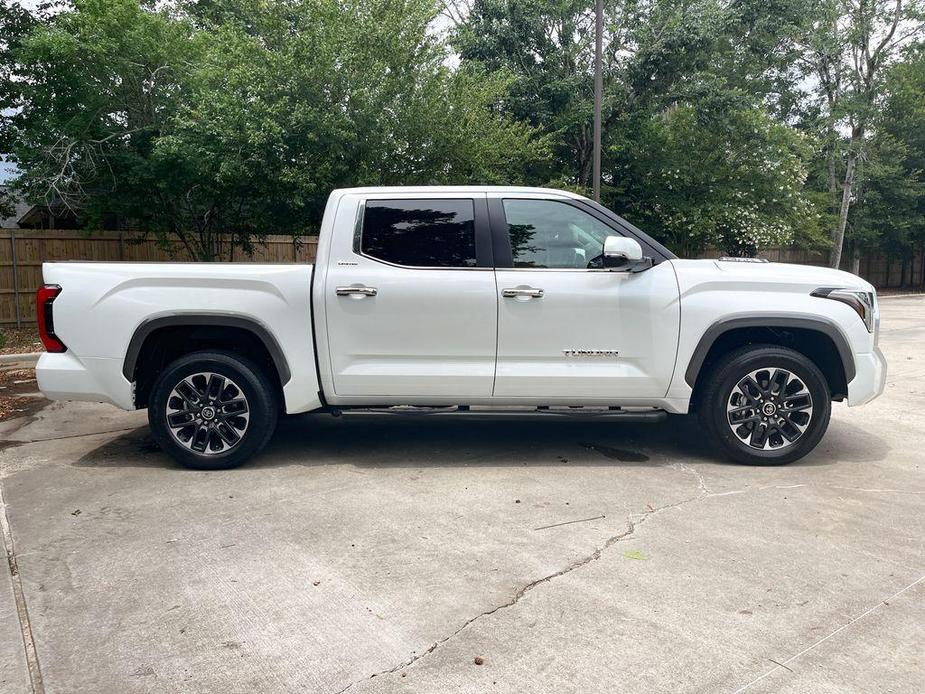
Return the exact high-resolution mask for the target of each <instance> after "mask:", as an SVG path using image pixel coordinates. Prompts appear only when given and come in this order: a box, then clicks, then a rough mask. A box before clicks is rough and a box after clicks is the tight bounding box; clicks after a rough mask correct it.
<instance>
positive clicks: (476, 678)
mask: <svg viewBox="0 0 925 694" xmlns="http://www.w3.org/2000/svg"><path fill="white" fill-rule="evenodd" d="M881 343H882V346H883V349H884V351H885V353H886V355H887V358H888V359H889V361H890V374H889V379H888V389H887V392H886V394H885V395H884V396H883V397H882V398H881V399H879V400H877V401H875V402H874V403H872V404H870V405H868V406H866V407H863V408H854V409H848V408H847V407H845V406H844V405H836V406H835V409H834V414H833V420H832V425H831V428H830V430H829V433H828V435H827V436H826V437H825V439H824V440H823V442H822V443H821V444H820V446H819V447H818V448H817V450H816V451H815V452H814V453H813V454H812V455H810V456H809V457H808V458H806V459H805V460H803V461H802V462H800V463H796V464H794V465H791V466H788V467H781V468H749V467H740V466H736V465H731V464H726V463H722V462H717V461H716V460H714V459H712V458H711V456H710V452H709V451H708V450H705V449H704V447H703V445H702V443H701V441H700V434H699V432H698V430H697V428H696V426H695V425H693V424H691V423H689V422H683V421H680V420H676V419H671V420H669V421H668V422H667V423H664V424H660V425H653V426H645V425H614V424H595V423H580V422H562V423H560V422H554V423H548V422H546V421H542V422H536V421H532V422H527V423H510V422H473V421H463V420H451V419H438V420H433V419H423V418H422V419H410V420H409V419H399V418H383V417H368V418H360V419H357V418H353V419H348V418H346V417H345V418H341V419H333V418H330V417H310V416H305V417H298V418H293V419H290V420H287V421H285V422H284V423H283V425H282V427H281V430H280V432H279V434H278V435H277V436H276V438H275V440H274V441H273V443H272V444H271V446H270V447H269V449H268V451H267V452H266V453H265V454H264V455H263V456H261V458H260V459H259V460H257V461H256V462H254V463H253V464H251V465H249V466H247V467H244V468H242V469H239V470H233V471H227V472H192V471H186V470H181V469H178V468H177V467H175V466H174V465H173V464H171V462H170V461H169V460H168V459H167V458H166V456H164V455H163V454H162V453H161V452H160V451H158V450H157V448H156V447H155V446H154V445H153V444H152V443H151V441H150V439H149V437H148V432H147V428H146V426H145V415H144V413H143V412H136V413H123V412H119V411H116V410H114V409H112V408H110V407H107V406H103V405H87V404H77V403H75V404H60V403H55V404H49V405H47V406H45V407H44V408H43V409H41V410H40V411H38V412H37V413H35V414H33V415H31V416H30V417H29V418H27V419H20V420H17V421H14V422H6V423H3V424H0V427H2V428H0V435H2V437H3V438H4V439H5V443H4V444H3V445H4V446H5V449H4V450H3V451H2V452H0V470H2V477H0V490H2V496H3V501H4V503H5V514H6V515H5V518H6V519H8V524H6V523H5V527H6V529H7V530H8V532H7V533H5V534H6V537H5V544H6V545H7V547H6V549H7V551H8V553H11V556H10V560H11V564H15V566H16V567H17V571H16V572H15V575H12V576H11V575H10V572H7V574H6V576H4V577H2V578H3V580H2V581H0V584H2V585H0V637H2V638H0V668H2V671H0V690H2V691H3V692H10V693H13V692H28V691H32V690H33V687H34V688H35V689H36V690H39V691H42V690H44V691H48V692H118V693H122V692H223V693H225V692H289V691H293V692H296V691H298V692H302V691H307V692H319V693H322V694H326V693H331V694H334V693H335V692H343V691H347V690H349V691H350V692H353V693H356V694H359V693H361V692H441V693H442V692H479V693H481V692H494V691H497V692H518V693H521V692H551V691H555V692H651V691H690V692H716V691H725V692H737V691H742V690H743V689H745V688H747V691H749V692H780V691H785V692H809V691H812V692H851V691H857V692H871V691H881V692H913V691H921V690H922V684H923V682H925V662H923V659H922V652H923V648H925V633H923V632H925V580H923V576H925V553H923V538H925V476H923V459H925V455H923V451H925V418H923V416H922V409H923V406H925V352H923V350H922V347H921V346H922V344H923V343H925V299H923V298H921V297H909V298H896V299H888V300H885V301H884V302H883V333H882V338H881ZM11 542H12V547H11V546H10V543H11ZM20 590H21V594H20V595H17V591H20ZM25 611H27V612H28V616H27V617H26V615H25V614H24V612H25ZM24 626H25V627H26V629H27V636H26V642H28V641H29V640H30V639H29V637H28V632H29V631H30V630H31V634H32V640H34V645H35V657H34V658H32V657H31V656H30V657H28V658H27V653H26V650H25V649H24V647H23V636H22V633H23V627H24ZM477 659H479V660H478V662H480V663H481V664H476V662H477ZM30 675H31V677H30Z"/></svg>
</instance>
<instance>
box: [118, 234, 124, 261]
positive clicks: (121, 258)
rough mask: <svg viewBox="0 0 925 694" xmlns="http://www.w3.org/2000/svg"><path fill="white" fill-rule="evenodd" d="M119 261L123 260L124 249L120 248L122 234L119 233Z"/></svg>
mask: <svg viewBox="0 0 925 694" xmlns="http://www.w3.org/2000/svg"><path fill="white" fill-rule="evenodd" d="M119 260H125V249H124V248H123V246H122V232H121V231H120V232H119Z"/></svg>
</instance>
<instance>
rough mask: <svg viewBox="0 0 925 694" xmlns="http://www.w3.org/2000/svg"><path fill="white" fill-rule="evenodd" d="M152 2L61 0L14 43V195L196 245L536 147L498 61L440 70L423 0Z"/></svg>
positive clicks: (308, 223) (489, 177) (489, 164)
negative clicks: (328, 202)
mask: <svg viewBox="0 0 925 694" xmlns="http://www.w3.org/2000/svg"><path fill="white" fill-rule="evenodd" d="M158 7H161V6H160V5H159V4H158V5H152V7H148V6H147V5H139V4H138V2H134V1H133V0H75V1H74V3H73V6H72V7H70V8H68V9H66V10H65V11H63V12H61V13H59V14H57V15H54V16H51V17H48V18H46V20H45V21H43V22H41V23H40V24H39V25H38V26H37V27H36V28H35V29H34V30H33V31H32V32H31V33H30V34H29V35H28V37H27V38H26V39H24V40H23V42H22V46H21V48H19V49H18V50H17V51H16V52H15V58H16V61H15V62H16V80H17V81H16V83H15V85H16V89H17V90H18V91H19V103H20V104H21V108H20V110H19V111H18V112H17V113H15V114H13V115H11V116H9V117H8V118H7V119H6V122H5V124H4V130H5V132H6V133H7V134H8V135H9V137H10V140H11V142H13V153H14V156H15V158H16V159H17V161H18V162H19V165H20V168H21V169H22V170H23V172H24V173H23V177H22V184H23V185H24V186H25V188H26V189H27V190H28V191H29V192H30V193H31V194H32V195H34V196H41V195H44V196H53V197H56V198H60V199H61V200H64V201H65V202H66V203H67V204H71V205H73V206H74V207H79V208H80V209H81V212H82V214H83V215H84V216H85V217H86V218H88V219H89V220H91V221H92V222H96V223H100V222H101V221H102V220H104V219H105V218H107V217H113V216H115V217H117V218H118V219H120V220H122V221H123V223H124V224H126V225H128V226H130V227H135V228H139V229H141V230H144V231H149V232H154V233H157V234H159V235H160V236H161V238H163V239H167V238H168V234H172V235H176V236H177V237H178V238H179V239H180V240H181V242H182V243H183V244H184V245H185V246H186V248H187V249H188V251H189V253H190V254H191V255H193V257H196V258H199V259H203V260H211V259H216V258H218V257H220V255H221V254H222V253H224V252H227V251H228V250H229V249H230V246H229V243H230V244H233V245H235V246H239V247H242V248H244V249H245V250H250V249H251V247H252V243H253V241H254V240H258V241H259V239H260V237H261V236H262V235H264V234H266V233H268V232H277V233H279V232H292V233H305V232H310V231H312V230H313V229H315V228H317V224H318V223H319V221H320V216H321V212H322V210H323V207H324V202H325V199H326V197H327V195H328V194H329V192H330V190H331V189H332V188H335V187H339V186H345V185H362V184H382V183H442V182H449V181H452V182H501V181H510V180H518V179H519V178H521V177H522V172H523V170H524V167H525V166H529V165H531V162H534V161H541V160H542V159H543V158H544V157H545V156H546V151H545V143H544V141H543V139H542V138H541V137H537V134H536V133H535V132H534V130H533V129H531V128H530V127H529V126H527V125H525V124H523V123H520V122H518V121H516V120H515V119H514V118H512V117H511V116H510V115H508V114H507V113H505V112H504V111H503V109H502V108H501V107H502V104H503V100H504V99H505V98H506V96H507V92H508V82H507V77H506V76H505V75H503V74H493V75H485V74H480V73H479V72H478V71H476V70H470V69H466V70H460V71H453V70H451V69H450V68H448V67H447V65H446V63H447V50H446V46H445V45H444V44H443V43H442V42H441V41H440V40H439V39H438V38H437V37H435V36H434V35H433V34H432V33H430V32H429V31H428V25H429V24H430V22H431V20H432V19H433V17H434V13H435V11H436V10H435V7H434V6H433V5H432V3H430V2H429V1H427V0H406V1H404V2H394V1H393V0H372V1H371V2H363V1H360V0H347V1H345V2H342V1H339V0H284V1H282V2H273V3H266V2H257V1H256V0H239V1H231V0H215V1H212V2H197V3H193V2H179V3H175V4H172V5H169V6H166V7H163V8H161V9H157V8H158ZM223 249H224V250H223Z"/></svg>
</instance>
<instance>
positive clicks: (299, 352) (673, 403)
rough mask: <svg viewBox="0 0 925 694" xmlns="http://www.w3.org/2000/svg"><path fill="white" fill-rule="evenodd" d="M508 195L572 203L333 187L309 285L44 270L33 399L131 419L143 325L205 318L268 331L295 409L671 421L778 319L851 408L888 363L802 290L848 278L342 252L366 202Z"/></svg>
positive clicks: (166, 272)
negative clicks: (822, 333) (598, 412)
mask: <svg viewBox="0 0 925 694" xmlns="http://www.w3.org/2000/svg"><path fill="white" fill-rule="evenodd" d="M506 194H512V195H517V196H518V197H524V196H529V197H539V198H549V199H560V200H561V199H562V198H578V197H579V196H576V195H574V194H571V193H566V192H562V191H551V190H543V189H533V188H531V189H526V188H504V189H499V188H491V187H470V188H461V187H447V188H436V187H423V188H398V189H396V188H362V189H349V190H338V191H334V192H333V193H332V194H331V197H330V199H329V202H328V206H327V209H326V210H325V214H324V218H323V220H322V225H321V230H320V236H319V246H318V259H317V266H316V267H315V272H314V279H312V277H313V275H312V266H311V265H252V264H195V263H47V264H46V265H45V266H44V268H43V270H44V278H45V281H46V282H48V283H53V284H59V285H61V286H62V288H63V290H62V292H61V294H60V295H59V296H58V298H57V299H56V300H55V304H54V320H55V331H56V333H57V334H58V336H59V337H60V338H61V339H62V340H63V342H64V343H65V344H66V345H67V347H68V351H67V352H65V353H63V354H45V355H43V356H42V358H41V359H40V360H39V364H38V367H37V376H38V382H39V387H40V389H41V390H42V391H43V392H44V393H45V394H46V395H47V396H48V397H51V398H55V399H80V400H94V401H103V402H110V403H113V404H115V405H117V406H119V407H123V408H126V409H131V408H133V407H134V400H133V384H131V383H130V382H129V381H128V380H127V379H126V378H125V377H124V376H123V374H122V368H123V363H124V360H125V355H126V350H127V347H128V345H129V342H130V340H131V338H132V336H133V334H134V333H135V331H136V330H137V329H138V327H139V326H141V325H142V324H143V323H144V322H146V321H149V320H152V319H156V318H159V317H164V316H176V315H182V314H215V315H226V316H234V317H238V318H245V319H248V320H251V321H254V322H256V323H258V324H260V325H261V326H262V327H264V328H265V329H266V330H267V331H268V332H269V333H270V334H272V335H273V336H274V337H275V339H276V341H277V342H278V344H279V346H280V348H281V350H282V352H283V354H284V356H285V359H286V361H287V363H288V367H289V370H290V372H291V378H290V380H289V381H288V382H287V383H286V384H285V385H284V387H283V394H284V397H285V405H286V411H287V412H290V413H296V412H305V411H309V410H312V409H317V408H319V407H321V406H322V402H321V397H320V395H319V391H323V392H324V394H325V398H326V400H327V403H328V404H331V405H394V404H419V405H453V404H475V405H482V404H489V405H491V404H494V405H515V404H519V405H523V404H538V405H602V404H606V405H615V406H616V405H623V406H651V407H658V408H662V409H665V410H667V411H669V412H676V413H683V412H686V411H687V409H688V405H689V401H690V396H691V385H690V384H689V383H687V381H686V380H685V370H686V369H687V366H688V364H689V363H690V361H691V358H692V355H694V353H695V351H696V350H697V346H698V343H699V342H700V339H701V337H702V336H703V335H704V334H705V332H706V331H708V330H709V329H710V327H711V326H712V325H714V324H716V323H717V322H719V321H722V320H725V319H728V318H730V317H735V316H740V315H743V316H744V315H749V316H755V315H759V316H761V315H767V316H772V315H777V316H779V315H781V314H785V315H787V316H791V317H809V318H820V317H821V318H824V319H825V320H827V321H829V322H830V324H832V325H833V326H835V327H836V329H837V330H838V331H839V332H840V333H841V334H842V335H843V336H844V338H845V340H846V342H847V343H848V345H849V347H850V351H851V353H852V354H853V357H854V360H855V367H856V371H857V373H856V375H855V377H854V378H853V379H852V380H851V381H850V383H849V384H848V401H849V404H851V405H857V404H862V403H864V402H867V401H869V400H871V399H872V398H874V397H876V396H877V395H878V394H879V393H880V392H881V391H882V390H883V385H884V382H885V378H886V365H885V362H884V360H883V356H882V355H881V354H880V352H879V350H878V349H877V347H876V339H875V336H874V335H872V334H871V333H869V332H868V331H867V329H866V328H865V326H864V324H863V323H862V322H861V320H860V319H859V318H858V316H857V315H856V314H855V313H854V311H852V310H851V309H850V308H849V307H848V306H845V305H844V304H841V303H838V302H836V301H832V300H829V299H819V298H813V297H811V296H810V292H811V291H812V290H814V289H816V288H818V287H824V286H830V287H834V286H838V287H846V288H854V289H858V290H864V291H872V287H871V286H870V285H869V284H868V283H867V282H865V281H863V280H861V279H860V278H858V277H856V276H854V275H850V274H848V273H844V272H839V271H835V270H829V269H825V268H816V267H802V266H796V265H781V264H774V263H771V264H754V263H729V262H717V261H712V260H672V261H667V262H663V263H660V264H658V265H656V266H655V267H654V268H652V269H650V270H647V271H644V272H641V273H637V274H628V273H620V272H606V271H580V270H579V271H570V270H563V271H558V270H532V269H531V270H514V269H498V270H496V271H493V270H491V269H489V268H484V269H469V270H446V269H437V270H420V269H409V268H401V267H397V266H394V265H389V264H386V263H381V262H378V261H374V260H371V259H368V258H364V257H362V256H359V255H357V254H355V253H354V252H353V247H352V240H353V235H354V230H355V224H356V220H357V211H358V209H359V206H360V204H361V203H362V202H363V201H364V200H367V199H371V198H392V197H416V198H421V197H428V196H430V197H439V198H442V197H459V196H462V197H472V198H478V197H480V196H481V197H486V196H489V197H490V196H495V197H497V196H499V195H502V196H503V195H506ZM312 282H313V283H314V286H313V287H312V286H311V284H312ZM353 284H362V285H368V286H374V287H376V288H377V289H378V290H379V294H378V295H377V296H375V297H366V298H359V297H355V296H351V297H337V296H335V294H334V290H335V288H336V287H338V286H346V285H353ZM518 286H533V287H539V288H542V289H543V290H544V297H543V298H542V299H529V300H521V299H511V298H504V297H501V295H500V290H501V289H503V288H506V287H518ZM313 331H314V334H313ZM315 346H317V367H316V363H315V362H316V355H315V353H314V349H315ZM563 350H600V351H603V352H618V355H616V356H615V357H614V356H611V355H605V356H600V355H598V356H591V355H578V356H574V355H573V356H567V355H566V354H563ZM319 380H320V382H319Z"/></svg>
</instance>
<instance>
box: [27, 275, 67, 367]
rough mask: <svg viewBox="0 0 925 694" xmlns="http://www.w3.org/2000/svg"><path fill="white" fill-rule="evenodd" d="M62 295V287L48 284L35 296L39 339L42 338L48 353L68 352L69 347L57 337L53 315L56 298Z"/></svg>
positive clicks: (40, 288)
mask: <svg viewBox="0 0 925 694" xmlns="http://www.w3.org/2000/svg"><path fill="white" fill-rule="evenodd" d="M60 293H61V287H59V286H58V285H57V284H46V285H43V286H41V287H39V290H38V291H37V292H36V294H35V309H36V313H37V314H38V321H39V337H40V338H42V344H43V345H45V349H46V351H48V352H66V351H67V347H65V346H64V343H63V342H61V340H59V339H58V337H57V336H56V335H55V321H54V317H53V313H52V305H53V304H54V303H55V297H56V296H58V294H60Z"/></svg>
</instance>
